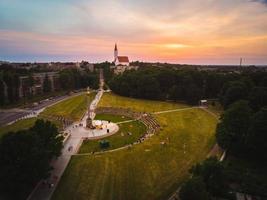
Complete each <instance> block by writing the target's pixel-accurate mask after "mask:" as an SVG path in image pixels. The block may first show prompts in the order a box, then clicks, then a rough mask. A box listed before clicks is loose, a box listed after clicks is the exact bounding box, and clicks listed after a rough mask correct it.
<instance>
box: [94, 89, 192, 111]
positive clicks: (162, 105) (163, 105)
mask: <svg viewBox="0 0 267 200" xmlns="http://www.w3.org/2000/svg"><path fill="white" fill-rule="evenodd" d="M98 106H99V107H101V106H102V107H106V106H114V107H121V108H131V109H132V110H135V111H139V112H144V111H145V112H157V111H163V110H172V109H178V108H185V107H188V106H187V105H186V104H179V103H174V102H165V101H151V100H142V99H133V98H128V97H122V96H118V95H115V94H113V93H105V94H104V95H103V97H102V99H101V101H100V104H99V105H98Z"/></svg>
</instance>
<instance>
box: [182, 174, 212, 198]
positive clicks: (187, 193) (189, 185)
mask: <svg viewBox="0 0 267 200" xmlns="http://www.w3.org/2000/svg"><path fill="white" fill-rule="evenodd" d="M179 196H180V198H181V200H196V199H197V200H209V194H208V192H207V190H206V186H205V183H204V182H203V180H202V178H200V177H193V178H191V179H189V180H188V181H186V182H185V183H184V184H183V185H182V187H181V190H180V192H179Z"/></svg>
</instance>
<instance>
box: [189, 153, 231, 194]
mask: <svg viewBox="0 0 267 200" xmlns="http://www.w3.org/2000/svg"><path fill="white" fill-rule="evenodd" d="M190 171H191V173H192V174H193V177H201V178H202V179H203V182H204V183H205V185H206V189H207V191H208V192H209V193H210V194H212V195H213V196H221V197H222V196H225V194H226V193H227V190H228V189H227V183H226V176H225V169H224V166H223V165H222V163H220V162H219V161H218V159H217V158H215V157H212V158H208V159H206V160H205V161H203V162H202V163H201V164H199V163H198V164H196V165H195V166H193V167H192V169H191V170H190Z"/></svg>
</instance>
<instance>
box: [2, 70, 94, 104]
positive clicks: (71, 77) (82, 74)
mask: <svg viewBox="0 0 267 200" xmlns="http://www.w3.org/2000/svg"><path fill="white" fill-rule="evenodd" d="M35 72H38V71H35ZM20 76H28V79H27V83H26V87H27V89H26V90H27V91H28V92H26V93H27V94H26V93H25V94H24V95H25V96H27V98H32V97H33V94H32V90H31V88H32V87H33V86H34V84H35V80H34V78H33V71H32V70H27V69H17V68H13V67H12V66H9V67H7V66H6V67H5V66H4V67H3V66H1V71H0V106H4V105H10V104H15V103H17V102H18V101H19V99H20V97H19V89H20V86H21V85H20V84H21V83H20V80H19V77H20ZM58 82H59V83H58V84H59V88H60V89H62V90H65V91H70V90H76V89H80V88H86V87H88V86H89V87H91V88H95V89H96V88H98V83H99V75H98V73H97V72H90V71H89V70H83V71H81V70H78V69H74V68H70V69H64V70H61V71H60V72H59V80H58ZM23 90H25V89H23ZM42 90H43V91H42V92H43V94H48V93H50V92H51V91H52V87H51V81H50V79H49V77H48V75H47V74H46V75H45V77H44V82H43V88H42Z"/></svg>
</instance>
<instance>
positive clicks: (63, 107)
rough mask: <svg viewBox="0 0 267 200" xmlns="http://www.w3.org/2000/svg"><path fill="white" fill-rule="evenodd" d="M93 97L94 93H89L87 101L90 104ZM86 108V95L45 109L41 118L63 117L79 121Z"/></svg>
mask: <svg viewBox="0 0 267 200" xmlns="http://www.w3.org/2000/svg"><path fill="white" fill-rule="evenodd" d="M94 97H95V93H91V94H90V95H89V101H90V102H91V101H92V100H93V98H94ZM86 108H87V98H86V95H85V94H84V95H78V96H75V97H72V98H70V99H67V100H65V101H62V102H60V103H58V104H56V105H54V106H51V107H49V108H47V109H45V111H44V112H42V114H41V116H47V115H54V116H63V117H65V118H68V119H72V120H79V119H80V117H81V116H82V115H83V114H84V112H85V111H86Z"/></svg>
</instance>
